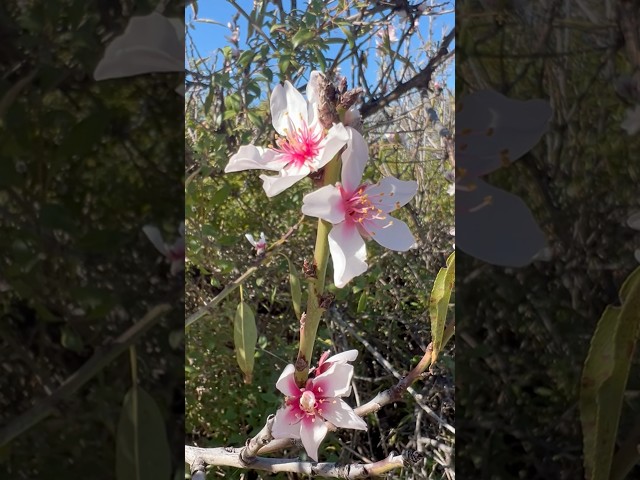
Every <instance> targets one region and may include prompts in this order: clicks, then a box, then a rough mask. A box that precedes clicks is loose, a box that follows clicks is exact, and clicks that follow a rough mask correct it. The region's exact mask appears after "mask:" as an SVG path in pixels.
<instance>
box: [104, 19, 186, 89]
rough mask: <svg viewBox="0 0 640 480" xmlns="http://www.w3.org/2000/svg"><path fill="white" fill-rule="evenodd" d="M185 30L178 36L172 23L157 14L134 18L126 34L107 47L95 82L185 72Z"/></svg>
mask: <svg viewBox="0 0 640 480" xmlns="http://www.w3.org/2000/svg"><path fill="white" fill-rule="evenodd" d="M182 38H184V29H183V30H182V34H180V35H177V32H176V29H175V27H174V25H173V23H172V20H169V19H168V18H166V17H164V16H162V15H160V14H158V13H156V12H154V13H152V14H150V15H146V16H141V17H132V18H131V20H130V21H129V24H128V25H127V28H126V29H125V31H124V33H123V34H122V35H120V36H118V37H116V38H115V39H114V40H113V41H112V42H111V43H110V44H109V46H108V47H107V49H106V50H105V53H104V57H103V58H102V60H101V61H100V63H98V66H97V67H96V70H95V72H94V78H95V79H96V80H106V79H110V78H122V77H130V76H134V75H141V74H145V73H152V72H180V71H184V43H183V42H182V41H181V39H182Z"/></svg>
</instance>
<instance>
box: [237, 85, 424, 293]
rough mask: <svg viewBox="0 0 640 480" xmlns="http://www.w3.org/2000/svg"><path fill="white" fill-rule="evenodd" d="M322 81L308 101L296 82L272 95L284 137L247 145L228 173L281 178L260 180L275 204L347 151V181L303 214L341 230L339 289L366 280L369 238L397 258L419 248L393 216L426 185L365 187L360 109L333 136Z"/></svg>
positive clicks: (332, 238) (336, 269) (312, 198)
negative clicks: (326, 122)
mask: <svg viewBox="0 0 640 480" xmlns="http://www.w3.org/2000/svg"><path fill="white" fill-rule="evenodd" d="M320 75H321V74H320V73H319V72H313V73H312V74H311V77H310V81H309V83H308V85H307V92H306V93H307V99H306V100H305V98H304V97H303V96H302V94H301V93H300V92H298V90H296V89H295V88H294V87H293V85H291V83H289V82H288V81H287V82H285V83H284V85H277V86H276V87H275V88H274V90H273V93H272V95H271V99H270V104H271V117H272V121H273V126H274V128H275V130H276V132H277V133H278V134H279V137H278V140H277V142H276V145H275V146H269V147H267V148H263V147H258V146H255V145H244V146H241V147H240V149H239V150H238V152H237V153H236V154H235V155H233V156H232V157H231V158H230V160H229V163H228V164H227V166H226V168H225V172H227V173H229V172H239V171H243V170H252V169H257V170H271V171H273V172H277V175H275V176H268V175H264V174H263V175H260V178H261V179H262V182H263V188H264V191H265V193H266V194H267V196H268V197H273V196H275V195H278V194H280V193H281V192H283V191H284V190H286V189H287V188H289V187H291V186H292V185H294V184H295V183H297V182H299V181H300V180H302V179H303V178H305V177H307V176H309V174H311V173H315V172H318V171H319V170H320V169H321V168H323V167H324V166H325V165H327V164H328V163H329V162H330V161H331V160H332V159H333V158H334V157H335V156H336V155H337V154H338V153H339V152H340V151H341V150H343V151H342V154H341V160H342V171H341V181H340V182H338V183H336V184H335V185H326V186H324V187H322V188H320V189H318V190H316V191H314V192H312V193H309V194H307V195H306V196H305V197H304V199H303V206H302V212H303V213H304V214H305V215H309V216H312V217H317V218H321V219H323V220H326V221H328V222H330V223H331V224H332V225H333V227H332V229H331V232H330V233H329V251H330V253H331V258H332V260H333V273H334V284H335V285H336V286H337V287H338V288H342V287H344V286H345V285H346V284H347V283H348V282H349V281H350V280H351V279H353V278H354V277H356V276H358V275H361V274H362V273H364V272H365V271H366V270H367V268H368V265H367V263H366V246H365V240H366V239H373V240H375V241H376V242H377V243H379V244H380V245H382V246H384V247H386V248H389V249H391V250H396V251H406V250H408V249H409V248H411V247H413V246H414V245H415V244H416V241H415V239H414V237H413V235H412V234H411V232H410V231H409V227H408V226H407V225H406V224H405V223H404V222H402V221H401V220H398V219H396V218H393V217H391V216H390V215H389V213H390V212H392V211H394V210H396V209H398V208H400V207H402V206H403V205H405V204H406V203H408V202H409V201H410V200H411V199H412V198H413V196H414V195H415V194H416V191H417V188H418V184H417V183H416V182H414V181H402V180H398V179H397V178H394V177H387V178H383V179H382V180H381V181H380V182H378V183H377V184H370V183H367V182H363V181H362V176H363V173H364V169H365V167H366V164H367V161H368V158H369V153H368V146H367V143H366V142H365V140H364V138H363V137H362V134H360V133H359V132H358V130H356V129H355V128H353V127H352V126H350V125H353V124H356V123H357V122H358V120H359V119H358V116H357V114H356V112H355V110H353V109H352V110H349V111H348V112H347V113H346V114H345V119H344V123H334V124H333V125H332V126H331V127H330V128H328V129H325V128H324V127H323V125H322V123H321V121H320V111H319V103H320V82H319V81H318V78H319V76H320Z"/></svg>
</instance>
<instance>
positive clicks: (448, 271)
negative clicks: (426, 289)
mask: <svg viewBox="0 0 640 480" xmlns="http://www.w3.org/2000/svg"><path fill="white" fill-rule="evenodd" d="M455 254H456V253H455V252H453V253H452V254H451V255H450V256H449V258H447V266H446V267H445V268H441V269H440V271H439V272H438V275H437V276H436V279H435V281H434V283H433V289H432V290H431V298H430V299H429V316H430V318H431V341H432V344H433V355H432V357H431V358H432V360H431V361H432V363H434V362H435V361H436V359H437V358H438V355H439V354H440V351H441V350H442V346H443V345H442V339H443V336H444V330H445V326H446V320H447V310H448V308H449V300H450V299H451V291H452V290H453V284H454V280H455V268H456V264H455V262H454V259H455Z"/></svg>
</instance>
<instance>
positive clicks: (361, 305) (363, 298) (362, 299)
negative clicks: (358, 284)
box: [356, 290, 367, 313]
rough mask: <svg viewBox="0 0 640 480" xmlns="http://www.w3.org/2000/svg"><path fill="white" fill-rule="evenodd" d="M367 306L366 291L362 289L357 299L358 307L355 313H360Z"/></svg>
mask: <svg viewBox="0 0 640 480" xmlns="http://www.w3.org/2000/svg"><path fill="white" fill-rule="evenodd" d="M366 308H367V291H366V290H363V291H362V293H361V294H360V298H359V299H358V309H357V310H356V311H357V313H362V312H364V311H365V309H366Z"/></svg>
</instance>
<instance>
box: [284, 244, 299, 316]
mask: <svg viewBox="0 0 640 480" xmlns="http://www.w3.org/2000/svg"><path fill="white" fill-rule="evenodd" d="M284 257H285V258H286V259H287V263H288V264H289V286H290V287H291V303H292V304H293V311H294V312H295V314H296V318H297V319H298V320H299V319H300V316H301V315H302V309H301V305H302V287H301V286H300V274H299V273H298V270H297V269H296V266H295V265H294V264H293V262H292V261H291V259H290V258H289V257H287V256H286V255H284Z"/></svg>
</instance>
